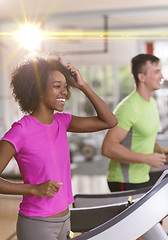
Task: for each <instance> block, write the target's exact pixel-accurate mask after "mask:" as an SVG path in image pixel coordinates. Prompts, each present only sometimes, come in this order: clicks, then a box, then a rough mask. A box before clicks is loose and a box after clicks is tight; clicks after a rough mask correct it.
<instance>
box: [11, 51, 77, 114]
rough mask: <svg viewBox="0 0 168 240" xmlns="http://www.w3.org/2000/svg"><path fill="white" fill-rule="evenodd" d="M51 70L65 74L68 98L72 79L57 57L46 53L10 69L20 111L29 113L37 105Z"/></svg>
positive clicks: (72, 82) (12, 85)
mask: <svg viewBox="0 0 168 240" xmlns="http://www.w3.org/2000/svg"><path fill="white" fill-rule="evenodd" d="M52 71H59V72H61V73H62V74H63V75H64V76H65V78H66V81H67V90H68V96H67V99H69V98H70V87H73V86H74V79H73V76H72V75H71V73H70V72H69V70H68V69H67V68H66V67H65V65H63V63H62V62H61V60H60V58H59V57H56V56H54V57H53V55H47V56H45V57H44V56H41V57H37V58H35V59H27V60H26V61H24V62H22V63H21V64H19V65H18V66H16V68H15V69H14V70H13V71H12V74H11V88H12V90H13V96H14V98H15V100H16V101H17V102H18V103H19V106H20V109H21V111H22V112H24V113H28V114H30V113H32V112H33V111H34V110H35V109H36V108H37V107H38V105H39V103H40V99H41V96H43V95H45V92H46V85H47V81H48V78H49V75H50V73H51V72H52Z"/></svg>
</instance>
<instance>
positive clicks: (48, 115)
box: [31, 107, 54, 124]
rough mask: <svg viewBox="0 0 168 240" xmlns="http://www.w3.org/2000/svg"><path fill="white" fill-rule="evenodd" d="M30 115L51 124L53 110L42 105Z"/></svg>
mask: <svg viewBox="0 0 168 240" xmlns="http://www.w3.org/2000/svg"><path fill="white" fill-rule="evenodd" d="M31 116H33V117H34V118H36V119H37V120H38V121H39V122H41V123H44V124H51V123H52V122H53V118H54V112H53V111H50V110H49V109H46V108H44V107H42V108H41V107H39V108H38V109H36V110H34V111H33V112H32V114H31Z"/></svg>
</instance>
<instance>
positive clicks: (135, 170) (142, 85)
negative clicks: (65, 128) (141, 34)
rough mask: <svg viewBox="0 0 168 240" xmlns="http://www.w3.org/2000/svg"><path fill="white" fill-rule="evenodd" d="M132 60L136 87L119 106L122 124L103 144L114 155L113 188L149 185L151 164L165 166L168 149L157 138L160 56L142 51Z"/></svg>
mask: <svg viewBox="0 0 168 240" xmlns="http://www.w3.org/2000/svg"><path fill="white" fill-rule="evenodd" d="M131 63H132V74H133V77H134V80H135V86H136V89H135V90H134V91H133V92H132V93H131V94H130V95H129V96H127V97H126V98H125V99H123V100H122V101H121V102H120V104H119V105H118V106H117V108H116V110H115V116H116V117H117V119H118V125H117V126H116V127H114V128H112V129H110V130H108V132H107V134H106V136H105V139H104V141H103V145H102V154H103V155H104V156H106V157H109V158H110V160H109V166H108V173H107V182H108V186H109V189H110V191H111V192H113V191H124V190H130V189H135V188H142V187H146V186H148V181H149V171H150V167H157V168H160V167H162V166H163V165H164V163H165V161H166V155H165V154H166V153H167V152H168V149H167V148H163V147H161V146H160V145H159V144H158V143H156V142H155V141H156V136H157V133H158V128H159V114H158V110H157V104H156V101H155V100H154V98H153V97H152V94H153V92H154V91H155V90H158V89H160V84H161V80H162V78H163V75H162V72H161V66H160V61H159V58H157V57H156V56H154V55H151V54H139V55H137V56H135V57H134V58H133V59H132V62H131ZM155 150H156V151H157V152H155Z"/></svg>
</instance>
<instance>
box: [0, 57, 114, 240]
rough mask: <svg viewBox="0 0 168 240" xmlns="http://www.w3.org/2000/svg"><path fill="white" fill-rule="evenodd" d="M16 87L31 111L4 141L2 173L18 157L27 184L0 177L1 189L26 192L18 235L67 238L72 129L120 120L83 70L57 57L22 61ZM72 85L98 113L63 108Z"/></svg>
mask: <svg viewBox="0 0 168 240" xmlns="http://www.w3.org/2000/svg"><path fill="white" fill-rule="evenodd" d="M11 87H12V89H13V94H14V97H15V100H16V101H18V103H19V106H20V108H21V110H22V111H23V112H24V113H26V115H25V116H24V117H23V118H22V119H20V120H19V121H17V122H15V123H14V124H13V125H12V127H11V129H10V130H9V131H8V132H7V133H6V134H5V135H4V137H3V138H2V139H1V141H0V173H2V171H3V170H4V169H5V167H6V166H7V164H8V163H9V161H10V160H11V158H12V157H15V159H16V161H17V163H18V166H19V169H20V172H21V175H22V178H23V183H14V182H9V181H6V180H4V179H2V178H0V193H1V194H15V195H23V199H22V201H21V203H20V206H19V215H18V222H17V237H18V240H32V239H33V240H35V239H36V240H39V239H40V240H53V239H59V240H63V239H66V234H67V232H68V231H69V230H70V214H69V210H68V205H69V204H72V203H73V195H72V189H71V172H70V157H69V148H68V140H67V132H78V133H79V132H80V133H82V132H93V131H99V130H103V129H108V128H111V127H114V126H115V125H116V124H117V120H116V118H115V116H114V115H113V114H112V112H111V111H110V109H109V108H108V106H107V105H106V104H105V103H104V102H103V101H102V100H101V99H100V98H99V97H98V96H97V94H96V93H95V92H94V91H93V90H92V89H91V88H90V87H89V85H88V84H87V83H86V82H85V81H84V80H83V79H82V77H81V75H80V73H79V71H78V70H76V69H75V68H74V67H72V66H71V65H70V64H67V65H66V66H65V65H63V64H62V63H61V61H60V59H57V58H56V57H53V56H48V57H38V58H36V59H34V60H28V61H26V62H23V63H22V64H20V65H18V66H17V67H16V69H15V70H14V71H13V73H12V80H11ZM70 87H75V88H78V89H79V90H81V91H82V92H83V93H84V94H85V95H86V96H87V97H88V99H89V100H90V101H91V103H92V104H93V106H94V108H95V110H96V112H97V116H92V117H78V116H74V115H71V114H67V113H62V112H63V110H64V105H65V101H66V100H68V99H69V97H70ZM55 111H57V113H55Z"/></svg>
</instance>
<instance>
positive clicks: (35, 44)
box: [17, 24, 42, 50]
mask: <svg viewBox="0 0 168 240" xmlns="http://www.w3.org/2000/svg"><path fill="white" fill-rule="evenodd" d="M17 39H18V41H19V42H20V45H21V47H23V48H25V49H27V50H35V49H37V48H39V47H40V43H41V39H42V34H41V31H40V29H39V28H38V26H35V25H31V24H26V25H25V26H23V28H22V29H21V30H20V31H19V32H18V33H17Z"/></svg>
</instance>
